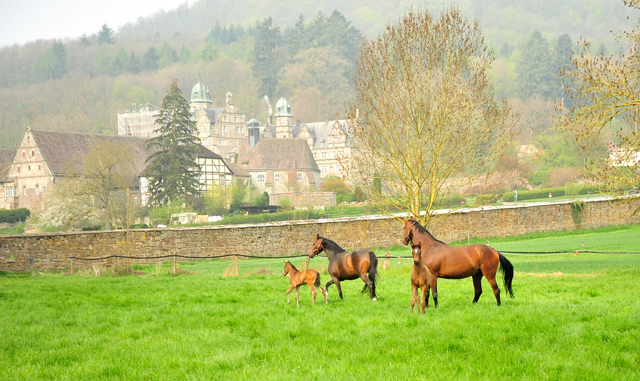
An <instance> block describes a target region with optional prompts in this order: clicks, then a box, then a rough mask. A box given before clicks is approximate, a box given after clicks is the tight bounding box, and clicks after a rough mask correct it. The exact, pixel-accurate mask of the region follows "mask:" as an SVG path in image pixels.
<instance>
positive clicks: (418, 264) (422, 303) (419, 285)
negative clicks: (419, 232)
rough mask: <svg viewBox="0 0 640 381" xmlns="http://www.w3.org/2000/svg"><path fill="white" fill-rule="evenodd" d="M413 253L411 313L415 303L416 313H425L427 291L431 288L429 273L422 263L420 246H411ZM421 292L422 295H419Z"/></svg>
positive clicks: (427, 301) (427, 298)
mask: <svg viewBox="0 0 640 381" xmlns="http://www.w3.org/2000/svg"><path fill="white" fill-rule="evenodd" d="M411 247H412V249H411V251H412V252H413V268H412V270H411V313H413V306H414V305H415V304H416V302H419V304H418V312H420V313H425V308H427V307H429V289H430V287H431V273H430V272H429V268H428V267H427V266H426V265H424V264H423V263H422V257H421V251H420V249H421V247H420V244H412V245H411ZM420 290H422V295H420Z"/></svg>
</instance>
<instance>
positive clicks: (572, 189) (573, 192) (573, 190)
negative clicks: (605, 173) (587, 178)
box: [564, 183, 584, 196]
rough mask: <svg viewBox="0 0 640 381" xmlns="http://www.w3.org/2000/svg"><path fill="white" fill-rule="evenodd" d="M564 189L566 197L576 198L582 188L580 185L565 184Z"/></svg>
mask: <svg viewBox="0 0 640 381" xmlns="http://www.w3.org/2000/svg"><path fill="white" fill-rule="evenodd" d="M564 188H565V189H566V190H567V196H577V195H579V194H580V192H581V191H582V188H584V187H583V186H582V185H581V184H576V183H567V184H565V186H564Z"/></svg>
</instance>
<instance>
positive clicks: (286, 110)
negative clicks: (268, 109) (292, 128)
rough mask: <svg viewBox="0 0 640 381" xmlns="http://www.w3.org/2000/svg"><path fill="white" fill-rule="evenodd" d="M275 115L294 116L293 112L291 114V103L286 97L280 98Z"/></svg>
mask: <svg viewBox="0 0 640 381" xmlns="http://www.w3.org/2000/svg"><path fill="white" fill-rule="evenodd" d="M275 116H293V114H291V103H289V101H288V100H286V98H285V97H282V98H280V100H278V103H276V115H275Z"/></svg>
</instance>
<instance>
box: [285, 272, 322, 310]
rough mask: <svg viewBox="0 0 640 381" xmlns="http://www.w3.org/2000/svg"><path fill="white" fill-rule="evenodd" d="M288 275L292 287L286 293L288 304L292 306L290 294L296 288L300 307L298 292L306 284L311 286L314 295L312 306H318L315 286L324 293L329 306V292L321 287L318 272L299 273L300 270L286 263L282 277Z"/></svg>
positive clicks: (297, 303) (297, 302)
mask: <svg viewBox="0 0 640 381" xmlns="http://www.w3.org/2000/svg"><path fill="white" fill-rule="evenodd" d="M287 274H289V282H290V283H291V287H289V289H288V290H287V292H286V294H287V303H289V304H291V302H290V301H289V292H291V290H293V289H294V288H295V289H296V305H297V306H298V307H300V302H299V301H298V291H299V290H300V286H302V285H303V284H305V283H306V284H308V285H309V288H310V289H311V294H312V295H313V299H312V301H311V304H314V305H315V304H316V295H317V294H318V293H317V292H316V289H315V288H314V286H315V287H318V288H319V289H320V292H322V296H324V302H325V303H327V304H329V302H328V301H327V292H326V291H325V290H324V289H323V288H322V286H320V274H318V272H317V271H316V270H306V271H298V269H296V267H295V266H294V265H292V264H291V262H289V261H286V262H284V272H283V273H282V276H285V275H287Z"/></svg>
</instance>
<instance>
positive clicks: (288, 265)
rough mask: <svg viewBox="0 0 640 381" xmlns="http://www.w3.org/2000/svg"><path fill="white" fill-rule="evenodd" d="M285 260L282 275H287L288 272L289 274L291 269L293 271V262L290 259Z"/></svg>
mask: <svg viewBox="0 0 640 381" xmlns="http://www.w3.org/2000/svg"><path fill="white" fill-rule="evenodd" d="M283 262H284V272H283V273H282V276H286V275H287V274H289V271H291V267H292V265H291V262H289V261H283Z"/></svg>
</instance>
